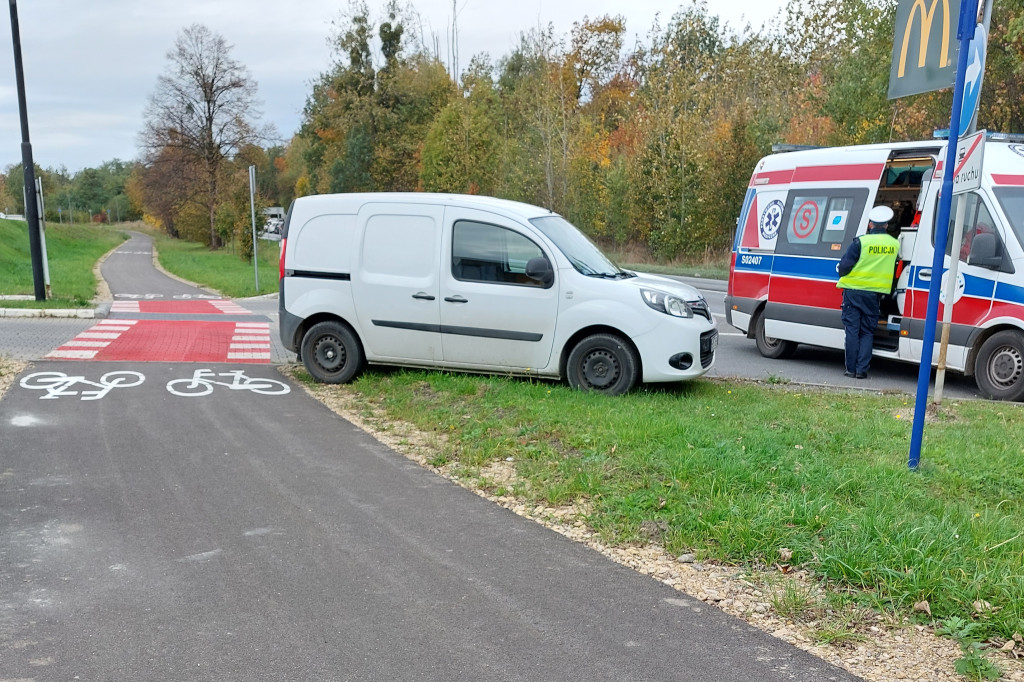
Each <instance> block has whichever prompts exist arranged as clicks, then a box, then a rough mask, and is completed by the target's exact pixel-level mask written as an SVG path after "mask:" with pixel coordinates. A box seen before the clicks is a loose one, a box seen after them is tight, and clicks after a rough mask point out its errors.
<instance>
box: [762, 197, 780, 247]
mask: <svg viewBox="0 0 1024 682" xmlns="http://www.w3.org/2000/svg"><path fill="white" fill-rule="evenodd" d="M782 208H783V207H782V202H781V201H779V200H778V199H776V200H775V201H773V202H771V203H770V204H768V205H767V206H765V207H764V210H763V211H761V219H760V220H759V221H758V227H759V228H760V229H761V238H762V239H769V240H770V239H775V237H776V236H778V234H779V227H780V226H781V225H782Z"/></svg>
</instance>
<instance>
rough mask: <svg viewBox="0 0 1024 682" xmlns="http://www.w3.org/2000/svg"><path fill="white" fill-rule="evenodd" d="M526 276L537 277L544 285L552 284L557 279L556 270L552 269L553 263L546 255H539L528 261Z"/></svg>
mask: <svg viewBox="0 0 1024 682" xmlns="http://www.w3.org/2000/svg"><path fill="white" fill-rule="evenodd" d="M526 276H527V277H529V278H530V279H535V280H537V281H538V282H540V283H541V284H543V285H544V286H551V283H552V282H554V281H555V271H554V270H552V269H551V263H550V262H549V261H548V259H547V258H545V257H544V256H537V257H536V258H531V259H530V260H528V261H526Z"/></svg>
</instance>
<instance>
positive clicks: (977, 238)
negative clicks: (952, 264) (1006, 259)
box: [967, 232, 1003, 268]
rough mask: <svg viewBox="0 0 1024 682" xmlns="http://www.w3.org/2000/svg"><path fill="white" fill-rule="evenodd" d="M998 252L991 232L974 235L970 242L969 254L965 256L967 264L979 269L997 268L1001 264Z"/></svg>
mask: <svg viewBox="0 0 1024 682" xmlns="http://www.w3.org/2000/svg"><path fill="white" fill-rule="evenodd" d="M998 250H999V244H998V242H997V241H996V236H995V235H994V234H992V233H991V232H982V233H980V234H976V235H974V239H973V240H972V241H971V252H970V254H968V256H967V264H968V265H977V266H978V267H981V268H999V266H1001V265H1002V264H1003V257H1002V256H1001V255H1000V254H999V253H998Z"/></svg>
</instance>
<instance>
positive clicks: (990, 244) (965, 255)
mask: <svg viewBox="0 0 1024 682" xmlns="http://www.w3.org/2000/svg"><path fill="white" fill-rule="evenodd" d="M961 201H965V202H966V211H965V213H964V227H963V236H962V237H961V239H960V244H959V246H958V247H957V254H958V256H959V258H960V262H962V263H967V264H968V265H977V266H979V267H983V268H988V269H990V270H1002V271H1004V272H1013V266H1012V264H1010V262H1009V259H1007V258H1003V254H1004V252H1005V248H1004V246H1003V240H1002V237H1000V235H999V231H998V230H997V229H996V227H995V221H994V220H992V214H991V213H989V210H988V207H987V206H985V201H984V200H983V199H982V198H981V196H980V195H978V194H977V193H975V192H970V193H966V194H958V195H956V196H954V197H953V203H952V206H951V207H950V211H949V233H948V234H947V235H946V255H952V253H953V229H954V227H955V226H956V213H957V210H958V205H959V202H961ZM935 216H936V222H938V208H936V210H935ZM935 232H936V231H935V230H934V229H933V230H932V245H933V246H934V244H935ZM1007 268H1009V269H1008V270H1007Z"/></svg>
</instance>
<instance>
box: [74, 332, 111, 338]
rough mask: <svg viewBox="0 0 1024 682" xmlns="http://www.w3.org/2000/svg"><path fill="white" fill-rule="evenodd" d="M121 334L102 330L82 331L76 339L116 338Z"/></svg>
mask: <svg viewBox="0 0 1024 682" xmlns="http://www.w3.org/2000/svg"><path fill="white" fill-rule="evenodd" d="M119 336H121V335H120V334H119V333H113V334H106V333H102V332H82V333H81V334H79V335H78V336H76V337H75V338H76V339H116V338H117V337H119Z"/></svg>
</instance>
